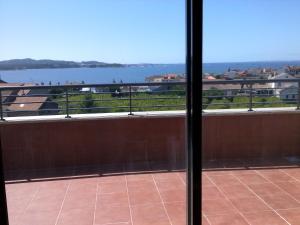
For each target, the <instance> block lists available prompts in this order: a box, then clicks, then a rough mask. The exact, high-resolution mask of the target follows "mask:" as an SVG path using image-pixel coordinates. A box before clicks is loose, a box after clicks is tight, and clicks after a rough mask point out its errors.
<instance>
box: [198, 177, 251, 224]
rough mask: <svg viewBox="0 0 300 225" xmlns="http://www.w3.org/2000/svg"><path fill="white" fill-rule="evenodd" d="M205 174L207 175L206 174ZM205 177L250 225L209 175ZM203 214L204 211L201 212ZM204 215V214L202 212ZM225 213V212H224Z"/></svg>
mask: <svg viewBox="0 0 300 225" xmlns="http://www.w3.org/2000/svg"><path fill="white" fill-rule="evenodd" d="M206 176H207V175H206ZM207 179H208V180H209V181H210V182H211V183H212V184H213V185H215V187H216V188H217V189H218V191H219V192H220V193H221V194H222V195H223V196H224V197H225V199H226V200H227V201H228V202H229V203H230V204H231V206H233V208H235V209H236V210H237V212H238V214H239V215H240V216H241V217H242V218H243V219H244V220H245V221H246V223H248V224H249V225H251V223H250V222H249V221H248V220H247V218H246V217H245V216H244V215H243V214H242V212H241V211H240V210H239V209H238V208H237V207H236V206H235V205H234V204H233V203H232V202H231V201H230V199H229V198H228V197H227V196H226V195H225V193H224V192H223V191H222V190H221V189H220V188H219V187H218V185H217V184H216V183H215V182H214V181H213V180H212V179H211V178H210V177H209V176H207ZM203 214H204V213H203ZM204 215H205V214H204ZM225 215H226V214H225Z"/></svg>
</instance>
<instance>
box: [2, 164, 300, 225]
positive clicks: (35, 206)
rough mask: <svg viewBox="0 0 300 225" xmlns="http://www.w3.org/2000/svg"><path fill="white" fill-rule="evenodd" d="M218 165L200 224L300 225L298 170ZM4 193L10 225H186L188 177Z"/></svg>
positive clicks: (21, 186)
mask: <svg viewBox="0 0 300 225" xmlns="http://www.w3.org/2000/svg"><path fill="white" fill-rule="evenodd" d="M217 163H218V166H216V165H214V168H213V163H212V164H210V163H209V165H208V166H207V167H209V168H206V169H204V170H203V173H202V224H209V225H221V224H222V225H226V224H228V225H243V224H251V225H256V224H258V225H277V224H293V225H297V224H299V225H300V168H299V167H298V166H297V165H296V166H295V165H288V164H286V162H281V161H276V162H275V161H272V162H269V163H268V162H265V161H264V162H259V161H258V160H254V161H251V162H247V165H246V166H245V164H243V166H240V165H241V164H239V162H233V161H231V162H230V163H228V162H222V163H220V162H217ZM281 163H282V164H281ZM297 163H298V162H297ZM297 163H296V164H297ZM261 164H264V167H261ZM220 165H221V166H220ZM249 165H250V166H249ZM216 167H218V168H217V169H216ZM228 168H230V169H228ZM130 170H131V168H130ZM81 172H83V173H84V174H85V171H82V170H81ZM66 174H68V172H66ZM39 179H40V178H39ZM6 188H7V198H8V207H9V217H10V224H11V225H70V224H72V225H77V224H78V225H126V224H127V225H185V224H186V221H185V219H186V212H185V210H186V194H185V191H186V179H185V173H184V172H178V171H177V172H152V173H146V172H143V173H140V174H135V173H134V174H130V173H129V174H128V173H127V174H114V175H111V174H110V175H108V174H106V176H103V174H100V175H99V176H94V177H77V178H74V177H72V178H71V179H64V178H60V179H55V180H39V181H34V182H21V183H10V184H7V185H6Z"/></svg>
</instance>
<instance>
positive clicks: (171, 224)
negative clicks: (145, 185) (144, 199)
mask: <svg viewBox="0 0 300 225" xmlns="http://www.w3.org/2000/svg"><path fill="white" fill-rule="evenodd" d="M151 177H152V180H153V182H154V185H155V188H156V190H157V192H158V195H159V198H160V200H161V203H162V205H163V208H164V210H165V213H166V215H167V217H168V220H169V223H170V225H173V223H172V221H171V218H170V216H169V214H168V211H167V209H166V206H165V203H164V201H163V198H162V196H161V194H160V191H159V189H158V187H157V184H156V181H155V179H154V176H153V174H151Z"/></svg>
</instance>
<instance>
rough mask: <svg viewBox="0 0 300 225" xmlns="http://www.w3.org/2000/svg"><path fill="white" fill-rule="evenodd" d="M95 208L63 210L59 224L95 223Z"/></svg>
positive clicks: (88, 224) (87, 224)
mask: <svg viewBox="0 0 300 225" xmlns="http://www.w3.org/2000/svg"><path fill="white" fill-rule="evenodd" d="M93 221H94V210H91V209H82V208H79V209H78V208H77V209H71V210H63V211H62V212H61V214H60V216H59V219H58V222H57V225H74V224H80V225H93Z"/></svg>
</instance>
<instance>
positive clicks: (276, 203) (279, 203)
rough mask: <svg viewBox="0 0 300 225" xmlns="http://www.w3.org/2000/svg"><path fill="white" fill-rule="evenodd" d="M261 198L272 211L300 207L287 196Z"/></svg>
mask: <svg viewBox="0 0 300 225" xmlns="http://www.w3.org/2000/svg"><path fill="white" fill-rule="evenodd" d="M261 198H262V199H263V200H264V201H265V202H266V203H267V204H268V205H269V206H271V207H272V208H273V209H289V208H297V207H300V203H299V202H297V201H296V200H295V199H293V198H292V197H291V196H289V195H288V194H276V195H264V196H262V197H261Z"/></svg>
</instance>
